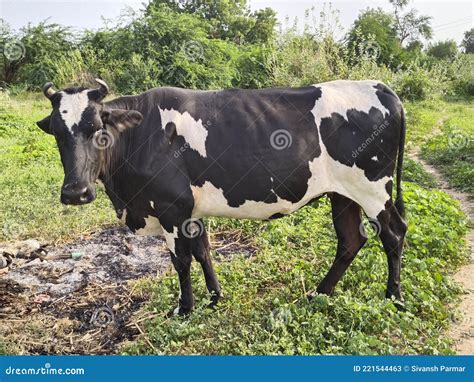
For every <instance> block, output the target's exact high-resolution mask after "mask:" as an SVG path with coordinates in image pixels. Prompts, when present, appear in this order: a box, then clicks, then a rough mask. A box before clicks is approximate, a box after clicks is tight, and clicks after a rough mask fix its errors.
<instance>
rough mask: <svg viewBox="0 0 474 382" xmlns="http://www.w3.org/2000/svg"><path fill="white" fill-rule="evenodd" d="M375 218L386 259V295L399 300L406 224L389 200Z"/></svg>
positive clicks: (400, 297) (400, 298)
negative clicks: (378, 225)
mask: <svg viewBox="0 0 474 382" xmlns="http://www.w3.org/2000/svg"><path fill="white" fill-rule="evenodd" d="M377 220H378V222H379V224H380V239H381V240H382V244H383V247H384V250H385V252H386V254H387V260H388V281H387V290H386V297H387V298H392V297H395V299H396V300H398V301H401V300H402V296H401V288H400V271H401V257H402V249H403V240H404V238H405V233H406V231H407V225H406V223H405V221H404V220H403V218H402V217H401V216H400V214H399V213H398V211H397V209H396V208H395V206H394V205H393V203H392V202H391V201H389V202H388V203H387V208H386V209H385V210H384V211H382V212H381V213H380V214H379V216H378V217H377Z"/></svg>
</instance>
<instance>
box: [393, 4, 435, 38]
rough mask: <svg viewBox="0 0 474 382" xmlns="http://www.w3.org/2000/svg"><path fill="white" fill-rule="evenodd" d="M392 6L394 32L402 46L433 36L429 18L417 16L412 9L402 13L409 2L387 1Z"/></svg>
mask: <svg viewBox="0 0 474 382" xmlns="http://www.w3.org/2000/svg"><path fill="white" fill-rule="evenodd" d="M389 1H390V3H391V4H392V6H393V16H394V19H395V30H396V32H397V36H398V39H399V40H400V43H401V44H402V45H403V44H404V43H406V42H411V41H414V40H418V39H419V38H420V37H423V38H425V39H427V40H429V39H430V38H431V37H432V35H433V30H432V28H431V17H430V16H423V15H421V16H419V15H418V11H417V10H416V9H414V8H412V9H410V10H409V11H408V12H406V13H403V10H404V8H405V7H406V6H407V5H408V3H409V1H410V0H389Z"/></svg>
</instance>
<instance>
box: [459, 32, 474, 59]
mask: <svg viewBox="0 0 474 382" xmlns="http://www.w3.org/2000/svg"><path fill="white" fill-rule="evenodd" d="M461 47H463V48H464V53H474V28H471V29H470V30H468V31H466V32H464V39H463V40H462V42H461Z"/></svg>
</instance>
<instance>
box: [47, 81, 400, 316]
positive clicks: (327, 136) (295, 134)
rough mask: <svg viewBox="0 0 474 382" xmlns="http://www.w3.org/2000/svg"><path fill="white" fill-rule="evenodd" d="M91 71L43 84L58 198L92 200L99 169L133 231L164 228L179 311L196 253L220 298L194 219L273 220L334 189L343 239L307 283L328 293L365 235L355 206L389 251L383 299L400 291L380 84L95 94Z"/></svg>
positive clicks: (386, 105) (389, 109)
mask: <svg viewBox="0 0 474 382" xmlns="http://www.w3.org/2000/svg"><path fill="white" fill-rule="evenodd" d="M97 82H98V83H99V84H100V87H99V88H98V89H87V88H80V87H74V88H68V89H65V90H62V91H57V92H56V91H54V90H53V89H52V84H51V83H48V84H46V85H45V87H44V93H45V95H46V97H47V98H49V99H50V100H51V103H52V107H53V111H52V113H51V115H49V116H48V117H46V118H45V119H43V120H42V121H40V122H38V126H39V127H40V128H41V129H42V130H44V131H45V132H47V133H49V134H53V135H54V136H55V138H56V141H57V144H58V148H59V151H60V154H61V160H62V163H63V166H64V172H65V178H64V184H63V186H62V190H61V191H62V193H61V201H62V202H63V203H65V204H85V203H90V202H92V201H93V200H94V199H95V182H96V181H97V180H101V181H102V182H103V184H104V185H105V190H106V192H107V195H108V196H109V197H110V199H111V201H112V203H113V205H114V207H115V209H116V211H117V215H118V216H119V217H120V218H122V220H123V221H124V222H125V223H126V225H127V226H128V227H130V229H131V230H133V231H134V232H136V233H137V234H148V235H158V234H162V235H164V237H165V239H166V243H167V245H168V247H169V249H170V252H171V259H172V262H173V265H174V267H175V269H176V271H177V273H178V276H179V281H180V287H181V295H180V298H179V303H178V307H177V309H175V313H179V314H185V313H188V312H190V311H191V310H192V308H193V303H194V300H193V292H192V288H191V278H190V265H191V259H192V256H194V257H195V258H196V259H197V261H198V262H199V263H200V264H201V265H202V268H203V271H204V276H205V279H206V285H207V288H208V290H209V292H210V293H211V295H212V297H211V305H215V304H216V303H217V301H218V300H219V298H220V297H221V289H220V286H219V282H218V281H217V278H216V274H215V272H214V270H213V267H212V263H211V259H210V256H209V242H208V238H207V234H206V232H205V229H204V225H203V223H202V218H204V217H206V216H226V217H231V218H239V219H262V220H266V219H272V218H278V217H282V216H285V215H287V214H290V213H292V212H293V211H296V210H298V209H299V208H301V207H303V206H305V205H306V204H308V203H310V202H311V201H313V200H315V199H317V198H320V197H321V196H323V195H328V196H329V197H330V199H331V203H332V217H333V221H334V227H335V229H336V233H337V237H338V246H337V253H336V259H335V261H334V264H333V265H332V267H331V269H330V270H329V272H328V274H327V275H326V277H325V278H324V279H323V280H322V281H321V283H320V284H319V286H318V288H317V290H316V291H317V292H318V293H325V294H331V293H332V292H333V290H334V287H335V285H336V283H337V282H338V281H339V279H340V278H341V277H342V275H343V274H344V272H345V271H346V269H347V268H348V266H349V265H350V263H351V262H352V260H353V259H354V257H355V256H356V254H357V252H358V251H359V249H360V248H361V247H362V246H363V245H364V243H365V241H366V238H365V237H364V231H363V230H361V228H360V227H361V209H362V210H363V211H364V212H365V214H366V215H367V216H368V218H370V219H371V220H372V221H373V222H374V224H375V225H376V226H377V227H378V228H379V236H380V238H381V240H382V242H383V246H384V249H385V251H386V253H387V257H388V269H389V275H388V284H387V292H386V296H387V297H394V298H395V299H397V300H401V295H400V264H401V252H402V245H403V239H404V236H405V232H406V224H405V222H404V221H403V219H402V216H403V201H402V191H401V186H400V181H401V171H402V162H403V152H404V140H405V117H404V112H403V107H402V104H401V103H400V100H399V98H398V97H397V96H396V95H395V93H394V92H393V91H392V90H391V89H390V88H389V87H387V86H386V85H384V84H382V83H380V82H376V81H334V82H327V83H322V84H318V85H314V86H308V87H304V88H299V89H288V88H279V89H265V90H222V91H196V90H185V89H178V88H158V89H153V90H150V91H147V92H145V93H143V94H140V95H138V96H125V97H120V98H117V99H114V100H112V101H109V102H103V99H104V97H105V96H106V95H107V93H108V87H107V85H106V84H105V83H104V82H103V81H101V80H97ZM397 154H398V160H397ZM395 168H397V178H396V179H397V185H396V188H397V200H396V202H395V203H393V202H392V186H393V175H394V172H395Z"/></svg>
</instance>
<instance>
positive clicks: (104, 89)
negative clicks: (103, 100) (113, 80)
mask: <svg viewBox="0 0 474 382" xmlns="http://www.w3.org/2000/svg"><path fill="white" fill-rule="evenodd" d="M95 81H96V82H97V83H98V84H99V85H100V89H99V90H100V92H101V93H102V94H103V95H104V96H105V95H107V94H108V93H109V86H108V85H107V84H106V83H105V81H103V80H101V79H100V78H96V79H95Z"/></svg>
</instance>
